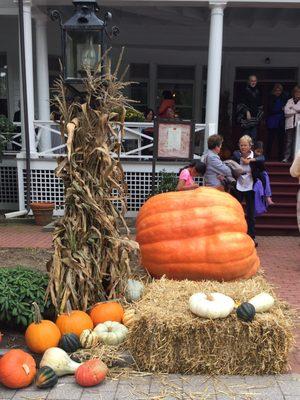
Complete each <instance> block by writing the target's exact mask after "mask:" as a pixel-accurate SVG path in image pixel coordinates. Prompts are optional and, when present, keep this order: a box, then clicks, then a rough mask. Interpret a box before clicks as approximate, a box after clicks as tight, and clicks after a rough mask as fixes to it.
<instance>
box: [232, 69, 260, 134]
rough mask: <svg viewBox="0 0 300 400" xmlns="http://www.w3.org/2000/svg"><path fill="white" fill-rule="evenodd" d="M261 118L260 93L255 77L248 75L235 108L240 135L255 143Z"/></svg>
mask: <svg viewBox="0 0 300 400" xmlns="http://www.w3.org/2000/svg"><path fill="white" fill-rule="evenodd" d="M262 117H263V105H262V98H261V93H260V91H259V89H258V87H257V77H256V76H255V75H250V76H249V78H248V83H247V86H246V88H245V90H244V92H243V93H242V96H241V100H240V101H239V104H238V106H237V121H238V123H239V124H240V125H241V135H249V136H250V137H251V138H252V140H253V141H255V140H256V137H257V128H258V125H259V123H260V121H261V119H262Z"/></svg>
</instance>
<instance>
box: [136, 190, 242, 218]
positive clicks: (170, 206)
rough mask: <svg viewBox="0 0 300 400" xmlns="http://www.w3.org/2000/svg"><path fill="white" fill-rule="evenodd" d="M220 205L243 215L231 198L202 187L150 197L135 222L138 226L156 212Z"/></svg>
mask: <svg viewBox="0 0 300 400" xmlns="http://www.w3.org/2000/svg"><path fill="white" fill-rule="evenodd" d="M220 204H222V205H224V206H226V207H228V208H230V209H235V210H237V211H238V212H240V213H241V214H242V213H243V208H242V206H241V204H240V203H239V202H238V201H237V200H236V199H235V198H234V197H233V196H231V195H229V194H228V193H224V192H220V191H218V190H216V189H213V188H208V187H202V188H199V189H196V190H193V191H182V192H168V193H161V194H159V195H156V196H153V197H151V198H150V199H149V200H147V202H146V203H145V204H143V206H142V207H141V209H140V211H139V213H138V216H137V221H136V222H137V224H140V223H141V222H142V220H143V219H144V217H145V216H150V215H155V214H156V213H157V212H161V213H163V212H166V213H169V212H172V211H176V210H179V209H183V208H185V207H188V208H193V207H208V206H214V205H220Z"/></svg>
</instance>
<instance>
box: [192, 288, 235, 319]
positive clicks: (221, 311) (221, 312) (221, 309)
mask: <svg viewBox="0 0 300 400" xmlns="http://www.w3.org/2000/svg"><path fill="white" fill-rule="evenodd" d="M189 308H190V310H191V311H192V313H193V314H196V315H198V316H199V317H203V318H211V319H215V318H226V317H227V316H228V315H229V314H230V313H231V312H232V310H233V308H234V300H233V299H232V298H231V297H229V296H226V295H225V294H222V293H216V292H215V293H211V294H209V295H206V294H205V293H201V292H200V293H195V294H193V295H192V296H191V297H190V299H189Z"/></svg>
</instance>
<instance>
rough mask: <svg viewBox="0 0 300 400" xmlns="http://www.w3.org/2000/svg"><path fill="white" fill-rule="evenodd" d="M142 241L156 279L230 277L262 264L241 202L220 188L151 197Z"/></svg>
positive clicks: (140, 229)
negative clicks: (248, 232) (250, 234)
mask: <svg viewBox="0 0 300 400" xmlns="http://www.w3.org/2000/svg"><path fill="white" fill-rule="evenodd" d="M136 240H137V242H138V243H139V245H140V249H141V255H142V265H143V266H144V267H145V268H146V269H147V271H148V272H149V273H150V274H151V275H152V276H154V277H156V278H159V277H161V276H163V275H166V277H167V278H171V279H179V280H180V279H191V280H199V279H216V280H220V281H222V280H224V281H230V280H233V279H239V278H244V279H245V278H249V277H250V276H252V275H254V274H255V273H256V271H257V270H258V268H259V265H260V262H259V258H258V256H257V253H256V250H255V246H254V242H253V240H252V239H251V237H250V236H248V235H247V223H246V220H245V216H244V211H243V208H242V206H241V204H240V203H239V202H238V201H237V200H236V199H235V198H234V197H233V196H231V195H230V194H228V193H224V192H221V191H219V190H216V189H214V188H208V187H201V188H199V189H195V190H186V191H180V192H168V193H162V194H158V195H156V196H153V197H151V198H150V199H149V200H147V201H146V203H145V204H144V205H143V206H142V207H141V209H140V211H139V214H138V217H137V235H136Z"/></svg>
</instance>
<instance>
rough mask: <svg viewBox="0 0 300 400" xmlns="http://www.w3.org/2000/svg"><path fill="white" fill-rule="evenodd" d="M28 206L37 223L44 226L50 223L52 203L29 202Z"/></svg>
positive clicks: (53, 205)
mask: <svg viewBox="0 0 300 400" xmlns="http://www.w3.org/2000/svg"><path fill="white" fill-rule="evenodd" d="M30 207H31V209H32V212H33V215H34V219H35V223H36V224H37V225H41V226H45V225H48V224H50V222H51V221H52V215H53V210H54V207H55V204H54V203H31V204H30Z"/></svg>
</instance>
